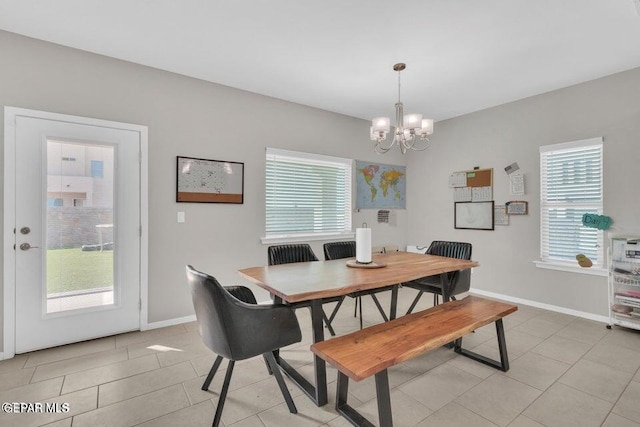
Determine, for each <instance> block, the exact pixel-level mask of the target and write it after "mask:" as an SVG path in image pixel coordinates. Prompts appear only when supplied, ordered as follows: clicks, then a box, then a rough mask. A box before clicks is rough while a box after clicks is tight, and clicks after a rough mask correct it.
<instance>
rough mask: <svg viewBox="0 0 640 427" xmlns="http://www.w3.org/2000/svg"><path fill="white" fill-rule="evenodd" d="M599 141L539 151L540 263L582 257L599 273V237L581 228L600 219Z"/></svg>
mask: <svg viewBox="0 0 640 427" xmlns="http://www.w3.org/2000/svg"><path fill="white" fill-rule="evenodd" d="M602 206H603V205H602V138H593V139H587V140H582V141H574V142H568V143H564V144H554V145H546V146H543V147H540V210H541V212H540V257H541V260H542V261H548V262H558V261H559V262H571V263H575V262H576V255H577V254H585V255H586V256H588V257H589V258H590V259H591V261H593V264H594V267H602V266H603V264H604V255H603V233H602V231H601V230H597V229H595V228H587V227H584V226H583V225H582V215H584V214H585V213H597V214H599V215H601V214H602V210H603V208H602Z"/></svg>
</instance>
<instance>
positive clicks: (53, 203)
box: [47, 198, 64, 206]
mask: <svg viewBox="0 0 640 427" xmlns="http://www.w3.org/2000/svg"><path fill="white" fill-rule="evenodd" d="M63 205H64V201H63V200H62V199H56V198H48V199H47V206H63Z"/></svg>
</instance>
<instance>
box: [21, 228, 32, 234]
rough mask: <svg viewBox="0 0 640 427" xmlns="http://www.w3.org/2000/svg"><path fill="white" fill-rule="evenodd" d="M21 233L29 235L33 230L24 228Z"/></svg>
mask: <svg viewBox="0 0 640 427" xmlns="http://www.w3.org/2000/svg"><path fill="white" fill-rule="evenodd" d="M20 233H22V234H29V233H31V229H30V228H29V227H22V228H21V229H20Z"/></svg>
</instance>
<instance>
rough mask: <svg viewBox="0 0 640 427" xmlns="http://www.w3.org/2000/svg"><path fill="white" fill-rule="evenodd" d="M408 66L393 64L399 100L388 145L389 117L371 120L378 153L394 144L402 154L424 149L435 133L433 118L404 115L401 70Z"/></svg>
mask: <svg viewBox="0 0 640 427" xmlns="http://www.w3.org/2000/svg"><path fill="white" fill-rule="evenodd" d="M405 68H407V65H406V64H403V63H398V64H395V65H394V66H393V71H397V72H398V102H396V125H395V130H394V133H393V139H392V140H391V142H390V143H389V144H388V145H384V144H383V142H384V141H385V140H386V139H387V133H389V131H390V129H391V120H390V119H389V117H376V118H375V119H373V120H372V121H371V123H372V126H371V129H370V137H371V140H372V141H375V146H374V150H375V151H376V153H378V154H384V153H386V152H388V151H389V150H391V148H393V146H394V145H396V144H397V145H398V146H399V147H400V151H401V152H402V154H405V153H406V152H407V150H414V151H422V150H425V149H426V148H427V147H428V144H429V138H428V136H429V135H431V134H432V133H433V120H431V119H423V118H422V114H407V115H404V112H403V105H402V102H401V101H400V72H401V71H402V70H404V69H405Z"/></svg>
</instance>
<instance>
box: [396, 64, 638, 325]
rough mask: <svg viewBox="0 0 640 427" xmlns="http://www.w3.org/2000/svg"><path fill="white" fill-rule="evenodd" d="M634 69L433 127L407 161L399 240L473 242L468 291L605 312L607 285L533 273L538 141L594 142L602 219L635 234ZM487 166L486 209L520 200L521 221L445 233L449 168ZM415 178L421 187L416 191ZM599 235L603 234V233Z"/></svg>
mask: <svg viewBox="0 0 640 427" xmlns="http://www.w3.org/2000/svg"><path fill="white" fill-rule="evenodd" d="M639 100H640V68H637V69H633V70H630V71H627V72H623V73H619V74H615V75H612V76H608V77H605V78H601V79H598V80H594V81H590V82H586V83H583V84H579V85H576V86H571V87H568V88H565V89H561V90H557V91H554V92H550V93H546V94H543V95H539V96H535V97H531V98H527V99H524V100H520V101H517V102H513V103H509V104H505V105H501V106H498V107H495V108H491V109H487V110H483V111H479V112H476V113H472V114H468V115H465V116H461V117H457V118H454V119H450V120H446V121H442V122H438V123H437V125H436V131H435V134H434V135H433V138H432V140H433V145H432V147H431V148H430V149H429V150H428V151H425V152H422V153H417V155H412V156H410V157H408V165H407V171H408V172H407V174H408V177H407V179H408V182H411V183H412V184H414V185H412V186H411V188H410V190H409V191H408V194H407V212H408V215H409V216H408V223H409V228H408V236H411V237H410V238H409V244H412V243H422V244H424V243H428V242H430V241H431V240H434V239H455V240H463V241H468V242H471V243H473V258H474V259H476V260H478V261H479V262H480V267H479V268H476V269H474V273H473V276H472V277H473V278H472V287H473V288H477V289H481V290H485V291H489V292H495V293H499V294H504V295H509V296H512V297H516V298H524V299H527V300H533V301H537V302H540V303H545V304H551V305H555V306H560V307H564V308H569V309H573V310H578V311H583V312H587V313H591V314H596V315H602V316H606V315H608V314H607V279H606V277H597V276H589V275H584V274H579V273H569V272H560V271H552V270H544V269H540V268H537V267H536V266H535V265H534V264H533V261H534V260H538V259H539V247H540V246H539V240H540V239H539V233H540V226H539V224H540V215H539V209H540V202H539V198H540V192H539V187H540V185H539V180H540V175H539V169H540V167H539V154H538V147H539V146H541V145H547V144H554V143H560V142H568V141H574V140H580V139H587V138H592V137H599V136H602V137H603V138H604V213H605V215H609V216H611V217H612V218H613V220H614V226H615V229H614V230H613V231H619V232H636V233H637V232H640V198H639V197H638V190H637V183H636V174H637V171H638V167H639V165H640V141H639V138H640V137H639V135H640V101H639ZM515 161H517V162H518V164H519V165H520V168H521V170H522V171H523V172H524V174H525V179H526V195H525V196H515V197H514V196H509V187H508V179H507V175H506V173H505V172H504V167H505V166H507V165H509V164H511V163H512V162H515ZM474 166H480V167H482V168H494V199H495V201H496V204H504V202H505V201H508V200H514V199H515V200H520V199H521V200H528V201H529V211H530V213H529V215H528V216H520V217H517V216H516V217H511V219H510V225H509V226H496V230H495V231H471V230H454V228H453V194H452V190H451V189H449V188H448V185H447V184H448V177H449V174H450V173H451V172H454V171H458V170H466V169H472V168H473V167H474ZM416 182H422V183H424V184H423V185H422V186H417V185H415V183H416ZM605 238H606V235H605Z"/></svg>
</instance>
